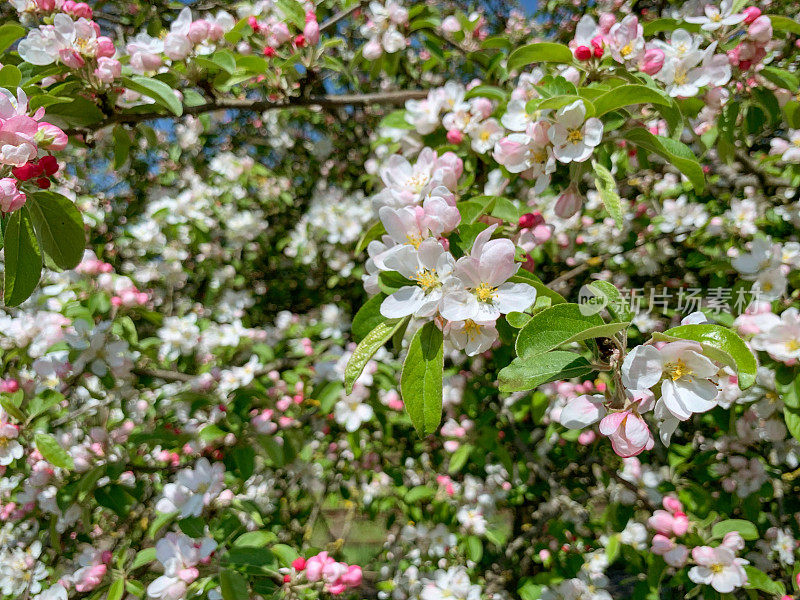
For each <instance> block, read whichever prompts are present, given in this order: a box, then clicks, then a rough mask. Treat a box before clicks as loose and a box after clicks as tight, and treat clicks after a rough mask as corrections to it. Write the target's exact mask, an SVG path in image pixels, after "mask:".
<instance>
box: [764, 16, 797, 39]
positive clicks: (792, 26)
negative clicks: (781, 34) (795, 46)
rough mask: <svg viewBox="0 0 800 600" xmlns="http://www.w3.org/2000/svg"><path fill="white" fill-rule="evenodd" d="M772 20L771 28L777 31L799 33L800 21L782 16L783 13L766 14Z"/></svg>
mask: <svg viewBox="0 0 800 600" xmlns="http://www.w3.org/2000/svg"><path fill="white" fill-rule="evenodd" d="M767 16H768V17H769V20H770V21H771V22H772V28H773V29H777V30H778V31H788V32H789V33H793V34H795V35H800V23H799V22H797V21H796V20H795V19H791V18H789V17H784V16H783V15H767Z"/></svg>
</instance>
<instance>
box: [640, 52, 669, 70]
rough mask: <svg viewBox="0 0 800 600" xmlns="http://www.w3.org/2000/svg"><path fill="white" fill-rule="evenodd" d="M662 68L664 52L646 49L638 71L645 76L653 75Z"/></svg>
mask: <svg viewBox="0 0 800 600" xmlns="http://www.w3.org/2000/svg"><path fill="white" fill-rule="evenodd" d="M663 66H664V51H663V50H661V49H659V48H648V49H647V50H645V52H644V55H643V56H642V59H641V61H640V62H639V70H640V71H641V72H642V73H646V74H647V75H655V74H656V73H658V72H659V71H660V70H661V67H663Z"/></svg>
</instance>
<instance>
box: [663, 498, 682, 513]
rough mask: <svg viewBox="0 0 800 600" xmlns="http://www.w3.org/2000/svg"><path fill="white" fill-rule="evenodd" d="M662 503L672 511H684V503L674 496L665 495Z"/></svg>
mask: <svg viewBox="0 0 800 600" xmlns="http://www.w3.org/2000/svg"><path fill="white" fill-rule="evenodd" d="M661 504H662V505H663V506H664V508H666V509H667V510H668V511H669V512H671V513H676V512H682V511H683V504H681V501H680V500H678V499H677V498H675V497H674V496H664V499H663V500H662V501H661Z"/></svg>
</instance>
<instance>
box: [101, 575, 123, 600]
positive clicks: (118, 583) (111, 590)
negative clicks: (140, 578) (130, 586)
mask: <svg viewBox="0 0 800 600" xmlns="http://www.w3.org/2000/svg"><path fill="white" fill-rule="evenodd" d="M124 593H125V580H124V579H117V580H115V581H114V583H112V584H111V585H110V586H109V587H108V593H107V594H106V600H120V599H121V598H122V594H124Z"/></svg>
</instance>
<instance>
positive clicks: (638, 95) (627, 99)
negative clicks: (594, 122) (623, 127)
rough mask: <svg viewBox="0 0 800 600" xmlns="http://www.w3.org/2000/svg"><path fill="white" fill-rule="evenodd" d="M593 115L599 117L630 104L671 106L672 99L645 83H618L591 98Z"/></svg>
mask: <svg viewBox="0 0 800 600" xmlns="http://www.w3.org/2000/svg"><path fill="white" fill-rule="evenodd" d="M592 103H593V104H594V109H595V116H597V117H599V116H601V115H604V114H606V113H609V112H611V111H612V110H617V109H618V108H622V107H624V106H630V105H631V104H659V105H662V106H672V104H673V100H672V98H670V97H669V96H668V95H666V94H665V93H664V92H661V91H659V90H656V89H653V88H651V87H648V86H646V85H635V84H630V85H620V86H617V87H615V88H614V89H613V90H611V91H610V92H606V93H605V94H603V95H602V96H598V97H597V98H595V99H594V100H592Z"/></svg>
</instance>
